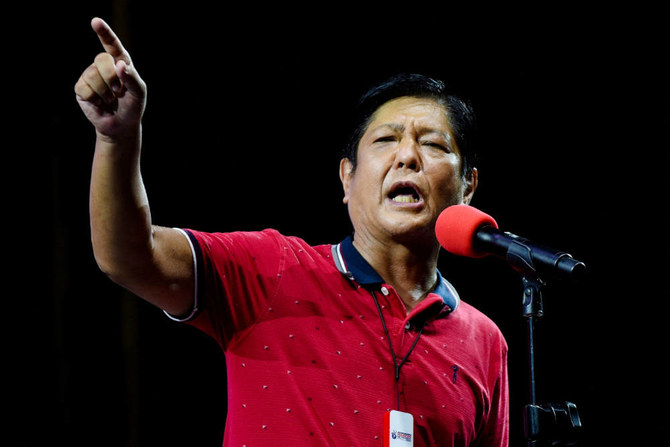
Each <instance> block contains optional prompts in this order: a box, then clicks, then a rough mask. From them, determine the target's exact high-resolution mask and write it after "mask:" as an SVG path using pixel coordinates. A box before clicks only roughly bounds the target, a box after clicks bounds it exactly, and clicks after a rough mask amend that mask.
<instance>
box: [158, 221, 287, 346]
mask: <svg viewBox="0 0 670 447" xmlns="http://www.w3.org/2000/svg"><path fill="white" fill-rule="evenodd" d="M185 234H186V235H187V236H188V238H189V241H190V243H191V248H192V250H193V256H194V265H195V291H194V293H195V299H194V308H193V309H192V312H191V314H190V315H188V316H187V317H185V318H181V319H178V318H175V317H173V316H171V318H172V319H176V320H177V321H183V322H187V323H188V324H191V325H193V326H195V327H197V328H199V329H201V330H202V331H204V332H205V333H207V334H208V335H210V336H212V337H213V338H214V339H216V340H217V342H218V343H219V344H220V345H221V346H222V347H223V348H224V350H225V349H226V347H227V346H229V344H230V343H232V342H233V341H234V340H235V339H236V338H238V337H241V336H243V335H244V334H245V333H246V332H247V331H249V330H251V329H252V328H253V326H254V324H255V323H256V322H257V321H258V320H259V318H260V317H261V316H262V315H263V313H265V312H267V310H268V308H269V303H270V302H271V300H272V298H273V296H274V295H275V294H276V291H277V289H278V286H279V281H280V279H281V270H282V266H283V253H282V250H280V243H279V240H280V238H281V236H280V235H279V233H277V232H276V231H275V230H264V231H259V232H234V233H206V232H200V231H195V230H185Z"/></svg>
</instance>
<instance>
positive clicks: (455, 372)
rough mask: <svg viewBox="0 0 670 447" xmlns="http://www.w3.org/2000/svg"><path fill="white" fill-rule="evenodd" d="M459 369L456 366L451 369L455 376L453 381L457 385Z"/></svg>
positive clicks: (452, 377) (452, 378)
mask: <svg viewBox="0 0 670 447" xmlns="http://www.w3.org/2000/svg"><path fill="white" fill-rule="evenodd" d="M459 369H460V368H459V367H458V365H454V366H452V367H451V370H452V371H453V375H452V376H451V381H452V382H453V383H456V380H458V370H459Z"/></svg>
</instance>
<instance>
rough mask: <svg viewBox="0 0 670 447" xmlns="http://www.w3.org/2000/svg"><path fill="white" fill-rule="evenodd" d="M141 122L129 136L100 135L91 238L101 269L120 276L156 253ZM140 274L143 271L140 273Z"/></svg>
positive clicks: (93, 179)
mask: <svg viewBox="0 0 670 447" xmlns="http://www.w3.org/2000/svg"><path fill="white" fill-rule="evenodd" d="M141 139H142V136H141V126H138V128H137V130H136V132H132V133H130V134H129V135H128V136H127V137H126V138H124V139H123V140H116V141H112V140H111V139H108V138H105V137H104V136H101V135H98V137H97V140H96V147H95V154H94V158H93V167H92V173H91V189H90V203H89V206H90V219H91V240H92V243H93V251H94V254H95V259H96V261H97V263H98V265H99V266H100V268H101V269H102V270H103V271H104V272H105V273H107V274H108V275H109V276H110V277H112V279H114V280H117V281H118V280H121V279H122V278H123V277H124V276H127V275H131V274H133V272H137V270H138V266H140V265H147V263H146V261H148V260H149V259H150V258H151V252H152V236H151V233H152V232H151V213H150V210H149V201H148V199H147V195H146V191H145V188H144V184H143V182H142V175H141V172H140V147H141ZM137 273H139V272H137Z"/></svg>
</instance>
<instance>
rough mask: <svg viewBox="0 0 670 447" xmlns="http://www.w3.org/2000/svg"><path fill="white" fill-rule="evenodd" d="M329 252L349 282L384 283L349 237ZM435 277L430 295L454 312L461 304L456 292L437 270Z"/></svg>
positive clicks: (372, 284) (365, 284) (366, 284)
mask: <svg viewBox="0 0 670 447" xmlns="http://www.w3.org/2000/svg"><path fill="white" fill-rule="evenodd" d="M331 250H332V255H333V260H334V261H335V266H336V267H337V270H339V272H340V273H342V274H343V275H344V276H346V277H347V278H349V279H350V280H352V281H355V282H357V283H358V284H360V285H362V286H376V285H381V284H383V283H384V279H383V278H382V277H381V276H379V274H378V273H377V272H376V271H375V269H373V268H372V266H371V265H370V264H368V262H367V261H366V260H365V259H364V258H363V256H361V254H360V253H359V252H358V250H356V247H354V244H353V238H352V237H351V236H347V238H346V239H344V240H343V241H342V242H340V243H339V244H337V245H333V246H332V248H331ZM437 277H438V280H439V281H438V285H437V287H436V288H435V290H433V292H432V293H435V294H437V295H439V296H440V297H441V298H442V301H443V302H444V304H445V305H446V306H448V307H449V308H450V309H451V311H454V310H456V308H457V307H458V305H459V303H460V302H461V299H460V297H459V296H458V292H456V289H455V288H454V286H452V285H451V283H449V281H447V280H446V279H444V278H443V277H442V274H441V273H440V272H439V270H438V271H437Z"/></svg>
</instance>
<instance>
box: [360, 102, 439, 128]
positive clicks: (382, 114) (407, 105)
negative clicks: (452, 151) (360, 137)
mask: <svg viewBox="0 0 670 447" xmlns="http://www.w3.org/2000/svg"><path fill="white" fill-rule="evenodd" d="M406 121H413V122H419V123H422V124H424V125H426V126H429V127H431V128H435V129H440V130H444V131H450V130H451V126H450V124H449V115H448V113H447V109H446V107H445V106H444V105H442V104H441V103H439V102H437V101H436V100H434V99H430V98H417V97H414V96H402V97H400V98H395V99H392V100H390V101H388V102H386V103H384V104H382V105H381V106H380V107H379V108H378V109H377V110H376V111H375V113H374V114H373V115H372V116H371V119H370V124H369V125H368V129H371V128H373V127H375V126H377V125H381V124H386V123H399V124H400V123H405V122H406Z"/></svg>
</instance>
